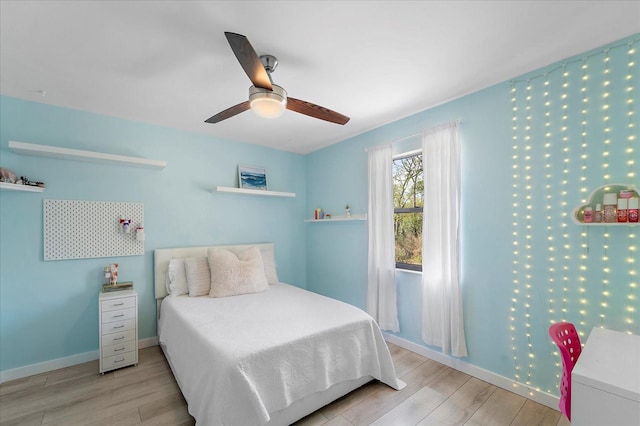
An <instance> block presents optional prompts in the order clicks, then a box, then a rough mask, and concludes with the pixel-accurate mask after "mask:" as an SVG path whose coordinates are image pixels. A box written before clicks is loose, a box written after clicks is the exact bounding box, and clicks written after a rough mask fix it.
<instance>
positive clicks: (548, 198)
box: [543, 73, 562, 392]
mask: <svg viewBox="0 0 640 426" xmlns="http://www.w3.org/2000/svg"><path fill="white" fill-rule="evenodd" d="M549 86H550V82H549V74H548V73H545V74H544V82H543V87H544V92H543V97H544V159H545V164H544V168H545V185H544V198H545V206H544V208H545V220H546V226H545V228H546V231H547V232H546V239H547V252H548V259H547V283H548V287H547V293H548V300H547V304H548V309H547V311H548V314H549V325H551V324H553V323H554V322H556V319H555V318H554V317H555V315H556V308H555V302H556V301H555V297H556V296H555V281H556V280H555V250H556V248H555V232H554V227H553V224H554V218H553V214H552V212H553V205H552V199H553V196H552V189H553V177H554V176H553V169H552V160H553V156H552V152H553V149H552V148H553V137H552V136H553V133H552V131H551V101H550V98H549V91H550V87H549ZM549 345H550V347H551V351H552V353H553V355H554V359H555V365H556V371H557V373H556V378H557V380H556V381H555V388H556V389H558V388H559V387H560V371H562V369H561V361H562V360H561V358H560V353H559V352H558V347H557V346H556V345H555V344H554V343H553V341H552V340H549ZM547 392H551V389H547Z"/></svg>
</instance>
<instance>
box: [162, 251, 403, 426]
mask: <svg viewBox="0 0 640 426" xmlns="http://www.w3.org/2000/svg"><path fill="white" fill-rule="evenodd" d="M220 249H223V250H224V252H225V253H227V254H228V252H231V253H234V254H235V255H237V256H238V257H239V258H241V254H239V253H246V252H249V251H250V250H249V249H251V250H259V252H260V256H259V257H261V258H262V260H263V262H262V264H261V265H262V266H263V267H264V275H265V277H268V286H267V287H266V289H265V290H261V291H257V292H249V293H246V294H239V295H233V296H228V297H209V295H203V296H201V297H190V296H189V295H188V294H186V295H178V296H173V295H171V296H169V297H167V296H168V286H167V276H168V272H169V275H171V277H172V279H173V278H174V275H175V274H173V272H174V270H173V269H171V268H173V265H174V264H175V263H178V262H182V260H179V259H183V260H184V262H185V263H186V262H187V261H193V259H202V258H203V257H204V258H208V259H209V264H210V265H212V270H214V269H215V270H216V271H217V270H218V269H219V268H218V266H214V265H215V264H214V263H211V262H212V260H211V258H210V257H211V256H213V254H212V253H216V255H217V254H218V253H222V252H223V251H221V250H220ZM245 250H246V251H245ZM172 259H174V260H172ZM176 259H177V260H176ZM170 262H171V265H172V266H171V267H170V266H169V264H170ZM154 272H155V294H156V299H158V337H159V342H160V346H161V348H162V350H163V352H164V353H165V356H166V358H167V360H168V362H169V365H170V366H171V369H172V371H173V374H174V376H175V378H176V381H177V382H178V385H179V386H180V389H181V391H182V394H183V395H184V397H185V399H186V401H187V404H188V407H189V413H190V414H191V415H192V416H193V417H194V418H195V419H196V422H197V424H198V425H206V426H209V425H223V424H224V425H286V424H291V423H293V422H295V421H296V420H299V419H301V418H302V417H304V416H306V415H308V414H310V413H312V412H314V411H316V410H318V409H319V408H321V407H323V406H324V405H326V404H328V403H330V402H331V401H333V400H335V399H337V398H339V397H341V396H343V395H346V394H347V393H349V392H351V391H352V390H354V389H356V388H358V387H360V386H362V385H364V384H365V383H367V382H369V381H371V380H373V379H377V380H379V381H380V382H382V383H385V384H387V385H388V386H390V387H392V388H394V389H401V388H402V387H403V386H404V383H402V382H401V381H400V380H398V379H397V378H396V375H395V369H394V366H393V362H392V360H391V356H390V354H389V350H388V348H387V346H386V343H385V341H384V339H383V337H382V333H381V332H380V329H379V328H378V326H377V324H376V323H375V321H374V320H373V319H372V318H371V317H370V316H369V315H368V314H366V313H365V312H363V311H362V310H360V309H358V308H356V307H354V306H351V305H349V304H346V303H343V302H340V301H337V300H334V299H331V298H327V297H324V296H321V295H318V294H315V293H312V292H309V291H306V290H303V289H300V288H297V287H295V286H292V285H288V284H285V283H280V282H278V281H277V273H276V270H275V261H274V247H273V244H270V243H266V244H247V245H234V246H212V247H190V248H170V249H157V250H155V251H154ZM188 272H189V271H188ZM216 273H217V272H215V273H214V272H212V274H211V278H210V279H211V280H212V283H214V285H215V279H216V278H215V277H214V275H215V274H216ZM170 281H171V280H170ZM171 289H173V287H172V288H171ZM171 291H172V292H173V290H171Z"/></svg>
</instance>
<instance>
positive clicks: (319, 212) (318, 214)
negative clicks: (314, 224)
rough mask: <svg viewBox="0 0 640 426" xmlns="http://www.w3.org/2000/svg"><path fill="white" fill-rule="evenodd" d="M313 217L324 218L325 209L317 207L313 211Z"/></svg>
mask: <svg viewBox="0 0 640 426" xmlns="http://www.w3.org/2000/svg"><path fill="white" fill-rule="evenodd" d="M313 218H314V219H316V220H318V219H324V211H323V210H322V209H321V208H317V209H315V210H314V212H313Z"/></svg>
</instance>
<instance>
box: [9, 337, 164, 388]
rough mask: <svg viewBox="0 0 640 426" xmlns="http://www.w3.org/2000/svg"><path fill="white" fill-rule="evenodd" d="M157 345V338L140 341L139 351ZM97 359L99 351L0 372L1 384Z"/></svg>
mask: <svg viewBox="0 0 640 426" xmlns="http://www.w3.org/2000/svg"><path fill="white" fill-rule="evenodd" d="M157 345H158V337H157V336H155V337H149V338H148V339H140V340H138V349H143V348H148V347H150V346H157ZM96 359H98V351H89V352H85V353H81V354H77V355H71V356H67V357H64V358H58V359H52V360H50V361H44V362H39V363H37V364H31V365H25V366H24V367H18V368H13V369H11V370H5V371H0V383H4V382H9V381H11V380H17V379H22V378H23V377H29V376H33V375H35V374H41V373H47V372H49V371H53V370H58V369H60V368H66V367H71V366H73V365H77V364H82V363H83V362H89V361H95V360H96ZM96 373H97V372H96Z"/></svg>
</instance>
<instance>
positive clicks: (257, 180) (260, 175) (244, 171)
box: [238, 164, 268, 191]
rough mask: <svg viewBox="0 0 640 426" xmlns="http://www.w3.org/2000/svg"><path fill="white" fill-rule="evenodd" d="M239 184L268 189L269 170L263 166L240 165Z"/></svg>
mask: <svg viewBox="0 0 640 426" xmlns="http://www.w3.org/2000/svg"><path fill="white" fill-rule="evenodd" d="M238 186H239V187H240V188H244V189H258V190H261V191H267V189H268V188H267V172H266V171H265V170H264V168H262V167H256V166H246V165H243V164H239V165H238Z"/></svg>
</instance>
